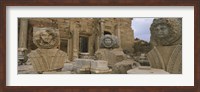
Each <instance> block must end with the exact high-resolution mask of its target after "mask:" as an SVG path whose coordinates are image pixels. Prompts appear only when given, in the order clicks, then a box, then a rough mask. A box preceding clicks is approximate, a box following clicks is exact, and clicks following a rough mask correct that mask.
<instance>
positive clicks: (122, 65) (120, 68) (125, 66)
mask: <svg viewBox="0 0 200 92" xmlns="http://www.w3.org/2000/svg"><path fill="white" fill-rule="evenodd" d="M138 65H139V64H138V63H137V62H136V61H134V60H132V59H127V60H123V61H121V62H118V63H116V64H115V65H114V67H113V68H112V70H113V72H112V73H114V74H127V71H128V70H130V69H132V68H135V67H137V66H138Z"/></svg>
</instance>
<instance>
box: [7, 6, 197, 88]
mask: <svg viewBox="0 0 200 92" xmlns="http://www.w3.org/2000/svg"><path fill="white" fill-rule="evenodd" d="M18 17H183V25H182V26H183V30H182V33H183V35H182V37H183V38H182V40H183V55H182V60H183V67H182V68H183V74H154V75H152V74H135V75H133V74H131V75H128V74H107V75H101V74H100V75H96V74H93V75H87V74H82V75H80V74H75V75H74V74H52V75H48V74H45V75H38V74H20V75H18V74H17V40H16V39H17V32H18V30H17V29H18V28H17V18H18ZM6 29H7V30H6V46H7V47H6V60H7V61H6V68H7V69H6V79H7V80H6V85H7V86H194V7H193V6H7V7H6Z"/></svg>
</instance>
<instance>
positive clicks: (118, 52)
mask: <svg viewBox="0 0 200 92" xmlns="http://www.w3.org/2000/svg"><path fill="white" fill-rule="evenodd" d="M95 55H96V58H97V59H98V60H105V61H108V66H111V67H113V66H114V65H115V64H116V63H118V62H120V61H122V60H124V59H125V54H124V53H123V51H122V49H99V50H98V51H96V53H95Z"/></svg>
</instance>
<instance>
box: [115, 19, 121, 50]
mask: <svg viewBox="0 0 200 92" xmlns="http://www.w3.org/2000/svg"><path fill="white" fill-rule="evenodd" d="M120 26H121V19H118V21H117V31H116V34H117V37H118V41H119V48H121V28H120Z"/></svg>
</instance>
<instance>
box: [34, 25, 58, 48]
mask: <svg viewBox="0 0 200 92" xmlns="http://www.w3.org/2000/svg"><path fill="white" fill-rule="evenodd" d="M33 30H34V33H33V43H34V44H35V45H36V46H37V47H38V48H40V49H52V48H56V47H57V46H58V45H59V34H58V31H57V30H53V29H51V28H33Z"/></svg>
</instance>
